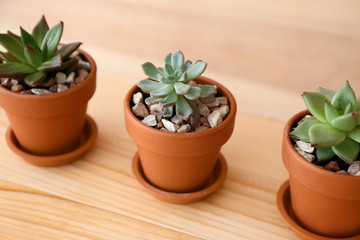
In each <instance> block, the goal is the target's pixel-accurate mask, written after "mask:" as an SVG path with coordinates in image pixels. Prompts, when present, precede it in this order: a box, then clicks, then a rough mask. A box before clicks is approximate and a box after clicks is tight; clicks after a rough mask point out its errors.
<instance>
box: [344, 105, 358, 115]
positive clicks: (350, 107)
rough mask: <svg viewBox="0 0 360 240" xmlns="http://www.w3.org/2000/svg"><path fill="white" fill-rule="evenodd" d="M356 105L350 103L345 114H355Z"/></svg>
mask: <svg viewBox="0 0 360 240" xmlns="http://www.w3.org/2000/svg"><path fill="white" fill-rule="evenodd" d="M355 105H356V104H353V103H349V104H348V105H347V106H346V108H345V111H344V114H349V113H351V112H354V111H355V110H356V109H355V108H354V106H355Z"/></svg>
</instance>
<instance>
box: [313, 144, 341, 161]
mask: <svg viewBox="0 0 360 240" xmlns="http://www.w3.org/2000/svg"><path fill="white" fill-rule="evenodd" d="M335 156H336V154H335V153H334V151H333V150H332V148H331V147H318V148H316V158H317V159H318V161H320V162H321V161H326V160H329V159H331V158H333V157H335Z"/></svg>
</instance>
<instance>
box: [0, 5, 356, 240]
mask: <svg viewBox="0 0 360 240" xmlns="http://www.w3.org/2000/svg"><path fill="white" fill-rule="evenodd" d="M0 8H1V14H0V32H5V31H6V30H8V29H9V30H12V31H14V32H18V27H19V26H20V25H21V26H23V27H24V28H25V29H27V30H31V27H32V26H33V25H34V24H35V23H36V22H37V21H38V19H39V18H40V16H41V14H45V15H46V17H47V19H48V22H49V24H50V25H55V24H56V23H57V22H58V21H60V20H63V21H64V23H65V31H64V35H63V40H64V42H72V41H82V42H83V43H84V44H83V46H82V48H84V49H85V50H86V51H88V52H89V53H90V54H91V55H92V56H93V57H94V58H95V60H96V62H97V64H98V87H97V92H96V94H95V96H94V97H93V99H92V100H91V102H90V104H89V110H88V112H89V114H90V115H91V116H92V117H93V118H94V119H95V121H96V122H97V124H98V128H99V137H98V140H97V142H96V144H95V146H94V147H93V148H92V149H91V150H90V151H89V152H88V153H87V154H86V155H85V156H84V157H83V158H82V159H79V161H77V162H75V163H74V164H71V165H68V166H64V167H59V168H50V169H43V168H37V167H34V166H31V165H29V164H27V163H25V162H24V161H22V160H21V159H19V158H18V157H17V156H16V155H14V154H13V153H12V152H11V151H10V150H9V149H8V147H7V146H6V144H5V138H4V135H5V131H6V128H7V127H8V120H7V119H6V116H5V113H4V112H3V111H2V110H0V136H3V137H0V239H216V240H218V239H226V240H228V239H229V240H231V239H236V240H238V239H251V240H256V239H259V240H260V239H261V240H266V239H269V240H281V239H284V240H285V239H287V240H288V239H291V240H293V239H294V240H295V239H298V238H297V237H296V236H295V235H294V234H293V233H292V232H291V231H290V229H289V228H288V227H287V226H286V224H285V223H284V222H283V221H282V219H281V217H280V215H279V213H278V211H277V208H276V205H275V198H276V192H277V189H278V188H279V186H280V185H281V183H282V182H283V181H285V180H286V179H287V178H288V174H287V172H286V170H285V168H284V167H283V164H282V162H281V156H280V147H281V133H282V128H283V125H284V121H285V120H287V119H288V118H289V117H290V116H291V115H293V114H294V113H296V112H297V111H300V110H302V109H303V108H304V104H303V102H302V99H301V97H300V94H301V92H302V91H304V90H306V91H311V90H314V89H315V88H316V87H318V86H327V87H328V88H332V89H339V88H340V87H341V86H342V85H343V84H344V81H345V80H350V82H351V84H352V86H353V87H354V89H355V91H356V92H357V93H359V92H360V81H359V80H358V79H359V77H360V70H359V67H358V66H359V64H360V54H359V53H360V44H359V42H360V15H359V14H358V13H359V10H360V4H359V2H358V1H356V0H349V1H346V2H345V1H337V0H330V1H329V0H327V1H325V0H317V1H311V2H306V1H300V0H292V1H286V0H272V1H270V0H256V1H249V0H245V1H237V0H223V1H217V0H197V1H193V0H184V1H181V2H179V1H165V0H152V1H146V0H135V1H133V0H101V1H98V0H86V1H85V0H62V1H56V0H34V1H26V0H0ZM176 49H181V50H183V52H184V53H185V56H186V57H187V58H189V59H192V60H195V59H198V58H201V59H202V60H205V61H206V62H208V68H207V70H206V73H205V75H206V76H208V77H210V78H213V79H215V80H217V81H219V82H221V83H223V84H224V85H225V86H226V87H228V88H229V89H230V90H231V91H232V93H233V94H234V95H235V98H236V99H237V102H238V110H239V114H238V115H237V120H236V127H235V131H234V134H233V137H232V138H231V139H230V141H229V142H228V143H227V144H226V145H225V146H224V147H223V149H222V152H223V154H224V156H225V158H226V160H227V162H228V165H229V174H228V178H227V180H226V182H225V184H224V186H223V187H222V188H221V189H220V190H219V191H217V192H216V193H215V194H213V195H212V196H210V197H208V198H206V199H205V200H204V201H201V202H198V203H194V204H190V205H185V206H181V205H180V206H179V205H173V204H167V203H163V202H160V201H158V200H156V199H154V198H152V197H151V196H150V195H149V194H147V193H146V192H145V191H144V189H143V188H142V187H141V186H140V185H139V184H138V183H137V182H136V180H135V179H134V177H133V176H132V173H131V167H130V166H131V158H132V156H133V155H134V153H135V152H136V145H135V144H134V142H133V141H132V140H131V139H130V138H129V136H128V134H127V132H126V129H125V125H124V118H123V110H122V100H123V98H124V95H125V93H126V91H127V89H129V88H130V87H131V86H132V85H133V84H135V83H136V82H137V81H138V80H140V79H142V78H144V75H143V73H142V71H141V67H140V66H141V64H142V63H144V62H146V61H151V62H154V63H155V64H161V62H162V58H163V56H164V55H165V54H166V53H168V52H170V51H174V50H176ZM358 95H359V94H358Z"/></svg>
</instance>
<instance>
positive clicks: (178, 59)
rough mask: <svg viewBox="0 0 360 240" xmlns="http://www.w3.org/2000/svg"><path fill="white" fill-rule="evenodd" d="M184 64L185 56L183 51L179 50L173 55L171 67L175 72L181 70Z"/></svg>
mask: <svg viewBox="0 0 360 240" xmlns="http://www.w3.org/2000/svg"><path fill="white" fill-rule="evenodd" d="M183 64H184V55H183V53H182V52H181V51H179V50H177V51H176V52H174V53H173V54H172V55H171V65H172V68H173V69H174V71H175V70H181V69H182V67H183Z"/></svg>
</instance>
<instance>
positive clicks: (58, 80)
mask: <svg viewBox="0 0 360 240" xmlns="http://www.w3.org/2000/svg"><path fill="white" fill-rule="evenodd" d="M55 81H56V83H58V84H64V83H65V82H66V74H65V73H62V72H58V73H56V75H55Z"/></svg>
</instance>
